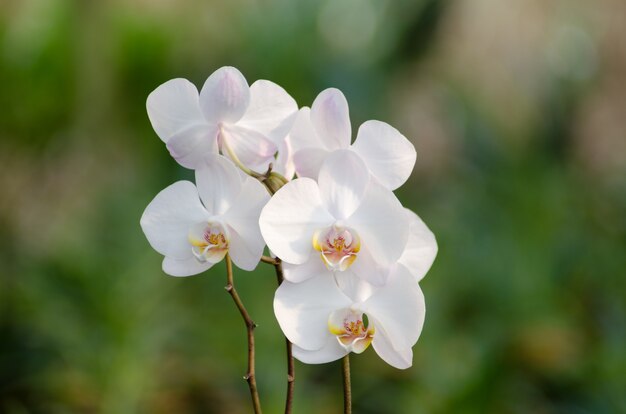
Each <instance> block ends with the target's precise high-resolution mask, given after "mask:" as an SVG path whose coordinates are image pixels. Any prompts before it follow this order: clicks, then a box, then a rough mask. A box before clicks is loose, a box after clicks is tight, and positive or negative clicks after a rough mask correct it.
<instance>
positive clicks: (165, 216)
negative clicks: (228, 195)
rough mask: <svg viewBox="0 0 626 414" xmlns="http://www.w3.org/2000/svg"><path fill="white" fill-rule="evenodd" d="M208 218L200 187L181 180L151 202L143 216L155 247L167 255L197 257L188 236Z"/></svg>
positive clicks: (185, 257)
mask: <svg viewBox="0 0 626 414" xmlns="http://www.w3.org/2000/svg"><path fill="white" fill-rule="evenodd" d="M207 217H208V213H207V211H206V210H205V209H204V207H203V206H202V203H200V198H199V197H198V190H197V189H196V186H195V185H193V184H192V183H191V182H189V181H178V182H176V183H174V184H172V185H170V186H169V187H167V188H166V189H164V190H163V191H161V192H160V193H159V194H157V196H156V197H154V200H152V202H150V204H148V207H146V210H145V211H144V213H143V215H142V216H141V228H142V229H143V232H144V234H145V235H146V237H147V239H148V241H149V242H150V245H151V246H152V247H153V248H154V250H156V251H157V252H159V253H161V254H162V255H164V256H171V257H173V258H175V259H187V258H189V257H193V255H192V253H191V245H190V244H189V241H188V239H187V236H188V233H189V230H190V228H191V227H192V226H193V225H194V224H197V223H200V222H203V221H206V220H207Z"/></svg>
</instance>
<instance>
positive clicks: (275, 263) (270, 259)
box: [261, 256, 280, 266]
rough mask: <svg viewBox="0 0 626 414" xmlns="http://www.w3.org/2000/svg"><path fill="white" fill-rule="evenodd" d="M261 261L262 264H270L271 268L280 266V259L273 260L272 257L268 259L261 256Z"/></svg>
mask: <svg viewBox="0 0 626 414" xmlns="http://www.w3.org/2000/svg"><path fill="white" fill-rule="evenodd" d="M261 261H262V262H263V263H267V264H271V265H272V266H276V265H278V264H280V259H279V258H278V257H277V258H273V257H269V256H261Z"/></svg>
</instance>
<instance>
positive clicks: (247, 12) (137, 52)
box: [0, 0, 626, 414]
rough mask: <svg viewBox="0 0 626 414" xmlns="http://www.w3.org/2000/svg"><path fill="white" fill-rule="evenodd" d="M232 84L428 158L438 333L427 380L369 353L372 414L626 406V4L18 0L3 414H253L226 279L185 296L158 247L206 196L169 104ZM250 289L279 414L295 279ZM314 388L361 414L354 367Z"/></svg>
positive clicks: (7, 84) (316, 394)
mask: <svg viewBox="0 0 626 414" xmlns="http://www.w3.org/2000/svg"><path fill="white" fill-rule="evenodd" d="M224 65H233V66H236V67H238V68H239V69H240V70H241V71H242V72H243V73H244V74H245V76H246V77H247V79H248V81H249V82H250V83H252V82H253V81H254V80H256V79H260V78H262V79H270V80H272V81H275V82H277V83H279V84H280V85H282V86H283V87H285V88H286V89H287V91H289V92H290V93H291V94H292V96H294V98H295V99H296V100H297V102H298V104H299V105H301V106H303V105H310V104H311V102H312V101H313V99H314V97H315V96H316V94H317V93H318V92H320V91H321V90H322V89H324V88H327V87H330V86H334V87H338V88H340V89H342V90H343V91H344V93H345V94H346V96H347V98H348V101H349V103H350V109H351V117H352V121H353V130H355V131H356V128H357V127H358V125H359V124H360V123H361V122H363V121H365V120H367V119H380V120H383V121H386V122H389V123H391V124H392V125H394V126H395V127H397V128H398V129H399V130H400V131H402V132H403V133H404V134H405V135H406V136H407V137H408V138H409V139H411V140H412V142H413V143H414V144H415V146H416V148H417V151H418V160H417V165H416V168H415V170H414V172H413V175H412V177H411V179H410V181H409V182H408V183H407V184H406V185H405V186H404V187H403V188H402V189H401V190H400V191H399V192H398V196H399V197H400V198H401V200H402V201H403V203H404V204H405V205H406V206H407V207H409V208H411V209H413V210H414V211H416V212H417V213H418V214H419V215H420V216H421V217H422V218H423V219H424V221H425V222H426V223H427V224H428V225H429V226H430V228H431V229H432V230H433V232H434V233H435V235H436V236H437V239H438V242H439V256H438V257H437V260H436V261H435V264H434V266H433V268H432V271H431V272H430V273H429V274H428V276H427V277H426V278H425V279H424V281H423V282H422V284H421V285H422V288H423V290H424V293H425V296H426V302H427V308H428V313H427V318H426V324H425V327H424V331H423V333H422V337H421V339H420V340H419V342H418V343H417V345H416V346H415V348H414V353H415V357H414V365H413V367H412V368H411V369H409V370H406V371H399V370H396V369H394V368H391V367H389V366H387V365H386V364H385V363H384V362H382V361H381V360H380V359H379V358H378V357H377V356H376V355H375V353H374V352H373V350H368V351H367V352H366V353H365V354H363V355H360V356H355V357H353V358H352V367H353V391H354V405H355V412H356V413H525V414H526V413H540V414H541V413H574V414H578V413H580V414H583V413H625V412H626V287H625V280H624V277H625V276H626V270H625V269H626V3H625V2H624V1H623V0H602V1H593V2H592V1H586V0H562V1H547V0H508V1H502V0H456V1H434V0H414V1H410V0H396V1H391V0H323V1H300V2H298V1H290V0H229V1H200V0H184V1H183V0H125V1H122V0H99V1H96V0H2V2H1V3H0V190H1V194H0V269H1V270H0V412H1V413H8V414H24V413H156V414H160V413H246V412H249V411H250V405H249V396H248V390H247V387H246V384H245V382H244V381H243V380H242V375H243V374H244V372H245V364H246V360H245V358H246V355H245V346H246V345H245V330H244V327H243V324H242V322H241V320H240V317H239V315H238V313H237V311H236V309H235V307H234V306H233V304H232V302H231V299H230V297H229V296H228V295H227V294H226V293H225V292H224V290H223V286H224V284H225V274H224V267H223V266H218V267H216V268H215V269H213V270H211V271H209V272H208V273H207V274H204V275H201V276H196V277H191V278H183V279H178V278H171V277H167V276H165V275H164V274H163V273H162V271H161V269H160V265H161V256H159V255H158V254H157V253H156V252H155V251H153V250H152V249H151V248H150V246H149V245H148V243H147V241H146V240H145V238H144V236H143V234H142V232H141V229H140V227H139V217H140V216H141V214H142V212H143V209H144V208H145V207H146V205H147V204H148V203H149V201H150V200H151V199H152V198H153V197H154V196H155V195H156V193H157V192H158V191H160V190H161V189H162V188H164V187H166V186H167V185H169V184H171V183H173V182H174V181H176V180H179V179H186V178H191V177H192V176H191V173H190V172H189V171H187V170H184V169H183V168H182V167H179V166H178V165H177V164H176V162H175V161H174V160H172V159H171V158H170V156H169V154H168V153H167V150H166V149H165V147H164V145H163V144H162V142H161V141H160V140H159V139H158V137H157V136H156V134H155V133H154V132H153V131H152V128H151V126H150V123H149V121H148V118H147V115H146V111H145V100H146V97H147V96H148V94H149V93H150V92H151V91H152V90H153V89H154V88H156V87H157V86H158V85H159V84H161V83H163V82H165V81H167V80H169V79H171V78H175V77H184V78H188V79H190V80H192V81H193V82H194V83H195V84H196V85H198V86H201V85H202V83H203V82H204V80H205V79H206V77H207V76H208V75H209V74H210V73H211V72H213V71H214V70H215V69H217V68H218V67H220V66H224ZM235 277H236V282H237V283H238V287H239V290H240V294H241V296H242V297H243V299H244V301H245V302H246V304H247V306H248V308H249V310H250V313H251V314H252V316H253V318H254V319H255V320H256V321H257V322H258V323H259V325H260V327H259V329H258V330H257V331H256V333H257V342H258V344H257V353H258V355H257V361H258V367H257V369H258V382H259V386H260V392H261V398H262V402H263V405H264V408H265V411H266V412H267V413H277V412H280V411H281V410H282V406H283V398H284V393H285V361H284V344H283V339H282V337H281V335H280V331H279V329H278V326H277V323H276V322H275V320H274V316H273V312H272V308H271V303H272V298H273V291H274V289H275V278H274V276H273V273H272V270H271V268H269V266H266V265H260V266H259V269H258V270H257V271H256V272H253V273H248V272H243V271H238V272H237V273H236V275H235ZM296 377H297V382H296V395H295V406H294V411H295V412H296V413H338V412H340V411H341V398H342V395H341V383H340V366H339V364H338V363H332V364H326V365H317V366H305V365H303V364H300V363H297V366H296Z"/></svg>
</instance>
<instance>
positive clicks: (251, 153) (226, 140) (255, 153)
mask: <svg viewBox="0 0 626 414" xmlns="http://www.w3.org/2000/svg"><path fill="white" fill-rule="evenodd" d="M231 151H232V152H233V153H234V156H235V157H237V159H239V161H241V163H242V164H243V165H245V166H246V167H248V168H251V169H253V170H259V171H261V170H262V169H263V170H266V169H267V166H268V165H269V163H270V162H272V161H274V154H276V145H274V143H273V142H272V141H270V140H269V139H268V138H266V137H265V136H264V135H263V134H261V133H259V132H256V131H253V130H251V129H248V128H244V127H242V126H238V125H224V126H223V127H222V154H224V155H226V156H228V157H229V158H233V156H232V154H231V153H230V152H231ZM262 172H265V171H262Z"/></svg>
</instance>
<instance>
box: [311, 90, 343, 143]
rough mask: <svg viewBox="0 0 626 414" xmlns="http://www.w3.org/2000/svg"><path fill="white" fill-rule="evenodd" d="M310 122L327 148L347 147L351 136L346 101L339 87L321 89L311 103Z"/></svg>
mask: <svg viewBox="0 0 626 414" xmlns="http://www.w3.org/2000/svg"><path fill="white" fill-rule="evenodd" d="M311 122H312V123H313V127H314V128H315V132H317V136H318V137H319V139H320V140H321V141H322V142H323V143H324V146H325V147H326V149H328V150H336V149H342V148H348V147H349V146H350V139H351V136H352V126H351V125H350V113H349V109H348V101H346V97H345V96H344V95H343V93H341V91H340V90H339V89H335V88H328V89H326V90H324V91H322V92H321V93H320V94H319V95H317V98H315V101H314V102H313V105H311Z"/></svg>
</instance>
